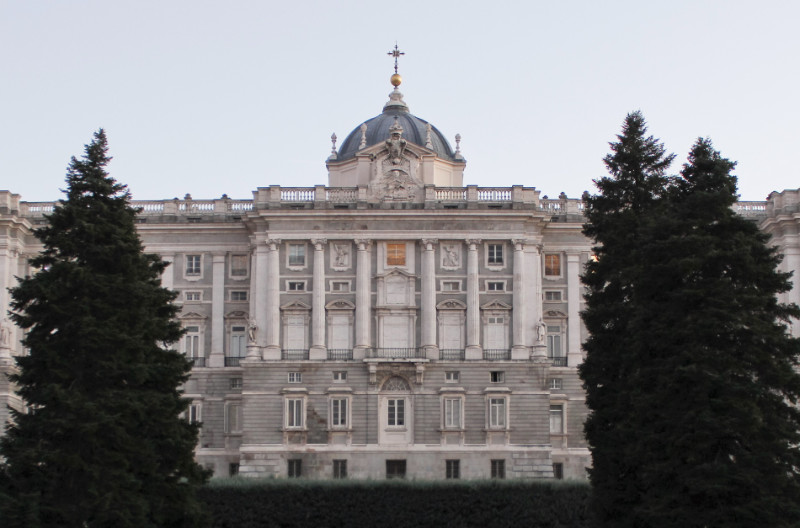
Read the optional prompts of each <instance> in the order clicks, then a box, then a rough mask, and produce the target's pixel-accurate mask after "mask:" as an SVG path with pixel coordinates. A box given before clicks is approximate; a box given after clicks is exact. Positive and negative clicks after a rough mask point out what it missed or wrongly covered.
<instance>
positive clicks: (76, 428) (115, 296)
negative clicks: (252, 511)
mask: <svg viewBox="0 0 800 528" xmlns="http://www.w3.org/2000/svg"><path fill="white" fill-rule="evenodd" d="M109 161H110V158H109V157H108V156H107V145H106V136H105V134H104V132H103V130H102V129H101V130H100V131H98V132H97V133H96V134H95V136H94V140H93V141H92V142H91V143H90V144H89V145H87V146H86V149H85V155H84V156H83V158H82V159H80V160H79V159H76V158H72V161H71V163H70V165H69V168H68V172H67V178H66V181H67V190H66V199H65V200H62V201H61V202H60V204H59V205H58V206H57V207H56V208H55V210H54V212H53V213H52V214H51V215H50V216H49V217H48V218H47V220H48V224H47V225H46V226H44V227H42V228H40V229H37V230H36V232H35V234H36V236H37V237H38V238H39V239H40V240H41V242H42V243H43V245H44V249H43V252H42V253H41V254H40V255H38V256H37V257H35V258H34V259H33V260H32V261H31V264H32V267H33V269H34V270H36V272H35V273H34V274H32V275H31V276H27V277H25V278H23V279H22V280H21V281H20V283H19V285H18V286H17V287H15V288H13V289H12V290H11V296H12V304H11V306H12V310H13V312H12V317H13V320H14V322H15V323H16V324H17V325H19V326H20V327H21V328H23V329H25V331H26V334H25V339H24V341H23V344H24V345H25V347H26V348H27V349H28V350H29V352H30V353H29V355H27V356H24V357H18V358H16V362H17V366H18V370H17V373H16V374H14V375H12V376H11V379H12V381H13V382H14V383H15V384H17V386H18V387H19V389H18V393H19V395H20V396H21V397H22V399H23V401H24V403H25V404H26V406H27V408H28V410H27V412H17V411H13V412H12V416H13V423H12V424H11V425H9V427H8V428H7V431H6V435H5V436H4V437H3V438H2V440H0V455H2V457H3V458H4V461H3V463H2V465H1V466H0V479H2V488H3V496H2V500H0V518H2V519H3V526H5V527H11V526H26V527H36V526H42V527H44V526H67V527H105V526H114V527H118V528H123V527H132V528H133V527H136V528H142V527H157V526H158V527H161V526H187V527H188V526H192V527H193V526H202V525H203V523H204V515H203V513H202V511H201V508H200V507H199V505H198V503H197V502H196V500H195V498H194V490H195V488H196V486H197V485H198V484H200V483H202V482H204V481H205V479H206V478H207V473H206V472H205V471H204V470H203V469H202V468H201V467H199V466H198V465H197V464H196V462H195V461H194V456H193V450H194V446H195V444H196V442H197V433H198V431H197V426H196V425H193V424H189V423H188V422H187V421H185V420H182V419H181V418H180V417H179V415H180V414H181V413H182V412H184V411H185V410H186V409H187V406H188V402H187V401H186V400H185V399H183V398H182V397H181V394H180V391H179V386H180V385H181V384H182V383H183V382H185V381H186V380H187V378H188V373H189V370H190V368H191V367H190V364H189V363H188V362H187V361H186V359H185V358H184V357H183V356H182V355H181V354H179V353H178V352H176V351H174V350H170V349H168V348H167V347H168V346H169V345H170V344H171V343H174V342H176V341H177V340H178V339H179V338H180V336H181V329H180V326H179V324H178V323H177V322H176V321H175V315H176V311H177V308H176V306H175V305H174V304H172V301H173V299H174V294H173V293H172V292H170V291H168V290H167V289H165V288H162V287H161V286H160V280H159V276H160V273H161V272H162V271H163V270H164V268H165V266H166V264H165V263H164V262H162V261H161V260H160V259H159V258H158V257H157V256H155V255H147V254H144V253H143V246H142V243H141V241H140V239H139V237H138V235H137V233H136V230H135V225H134V218H135V215H136V211H135V210H134V209H133V208H132V207H131V206H130V196H129V193H128V191H127V189H126V186H124V185H121V184H119V183H117V182H116V181H115V180H114V179H112V178H111V177H109V176H108V174H107V172H106V169H105V167H106V165H107V164H108V162H109Z"/></svg>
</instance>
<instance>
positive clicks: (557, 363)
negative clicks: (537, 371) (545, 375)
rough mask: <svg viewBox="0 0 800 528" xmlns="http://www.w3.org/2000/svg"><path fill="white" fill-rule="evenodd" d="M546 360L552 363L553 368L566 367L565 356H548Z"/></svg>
mask: <svg viewBox="0 0 800 528" xmlns="http://www.w3.org/2000/svg"><path fill="white" fill-rule="evenodd" d="M547 359H549V360H550V361H552V362H553V366H554V367H566V366H567V356H549V357H548V358H547Z"/></svg>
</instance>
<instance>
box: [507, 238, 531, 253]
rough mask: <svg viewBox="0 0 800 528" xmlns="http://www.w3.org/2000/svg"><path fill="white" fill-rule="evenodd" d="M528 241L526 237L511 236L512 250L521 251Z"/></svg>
mask: <svg viewBox="0 0 800 528" xmlns="http://www.w3.org/2000/svg"><path fill="white" fill-rule="evenodd" d="M529 242H530V241H529V240H528V239H526V238H512V239H511V243H512V244H513V245H514V251H523V250H524V249H525V245H526V244H528V243H529Z"/></svg>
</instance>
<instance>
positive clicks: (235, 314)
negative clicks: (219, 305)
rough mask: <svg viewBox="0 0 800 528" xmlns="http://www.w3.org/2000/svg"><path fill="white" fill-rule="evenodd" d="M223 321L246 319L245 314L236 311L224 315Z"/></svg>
mask: <svg viewBox="0 0 800 528" xmlns="http://www.w3.org/2000/svg"><path fill="white" fill-rule="evenodd" d="M225 319H247V312H245V311H242V310H236V311H233V312H228V313H227V314H225Z"/></svg>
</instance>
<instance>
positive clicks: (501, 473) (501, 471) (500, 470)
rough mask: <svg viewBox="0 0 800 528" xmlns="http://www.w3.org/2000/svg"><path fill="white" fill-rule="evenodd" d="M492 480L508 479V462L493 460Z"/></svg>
mask: <svg viewBox="0 0 800 528" xmlns="http://www.w3.org/2000/svg"><path fill="white" fill-rule="evenodd" d="M492 478H493V479H504V478H506V461H505V460H492Z"/></svg>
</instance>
